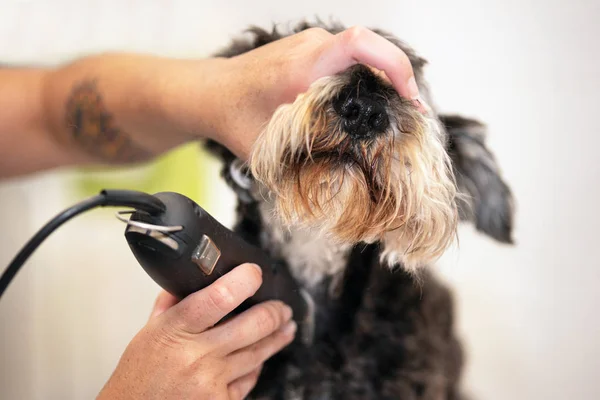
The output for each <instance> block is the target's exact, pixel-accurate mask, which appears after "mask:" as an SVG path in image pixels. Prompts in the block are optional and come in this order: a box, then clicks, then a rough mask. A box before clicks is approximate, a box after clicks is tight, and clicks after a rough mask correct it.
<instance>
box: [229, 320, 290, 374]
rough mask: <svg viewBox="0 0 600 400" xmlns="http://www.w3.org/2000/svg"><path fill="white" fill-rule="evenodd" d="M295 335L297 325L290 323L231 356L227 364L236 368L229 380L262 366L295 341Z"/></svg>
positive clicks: (233, 369)
mask: <svg viewBox="0 0 600 400" xmlns="http://www.w3.org/2000/svg"><path fill="white" fill-rule="evenodd" d="M295 333H296V323H295V322H294V321H290V322H288V323H287V324H285V325H284V326H283V328H281V329H279V330H278V331H277V332H275V333H273V334H272V335H270V336H268V337H266V338H264V339H262V340H261V341H259V342H257V343H254V344H253V345H251V346H248V347H246V348H244V349H241V350H239V351H237V352H235V353H232V354H230V355H229V356H228V357H227V363H228V364H229V365H232V366H234V368H232V369H231V370H230V371H229V373H230V375H229V380H235V379H238V378H239V377H241V376H244V375H246V374H248V373H250V372H251V371H253V370H254V369H256V368H257V367H258V366H260V365H262V364H263V363H264V362H265V361H267V360H268V359H269V358H271V357H273V356H274V355H275V354H276V353H278V352H279V351H281V350H282V349H283V348H284V347H286V346H287V345H289V344H290V343H291V342H292V341H293V340H294V335H295Z"/></svg>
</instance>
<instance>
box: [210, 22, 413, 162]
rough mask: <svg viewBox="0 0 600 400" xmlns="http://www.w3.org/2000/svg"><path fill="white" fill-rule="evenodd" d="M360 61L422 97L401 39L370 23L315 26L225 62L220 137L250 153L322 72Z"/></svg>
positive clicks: (244, 155) (408, 92)
mask: <svg viewBox="0 0 600 400" xmlns="http://www.w3.org/2000/svg"><path fill="white" fill-rule="evenodd" d="M356 63H362V64H366V65H369V66H371V67H373V68H375V69H377V70H379V71H382V72H383V73H384V76H386V77H387V78H388V79H389V80H390V81H391V82H392V84H393V86H394V87H395V88H396V90H397V91H398V93H399V94H400V95H401V96H403V97H405V98H409V99H418V98H419V91H418V88H417V85H416V83H415V79H414V73H413V69H412V66H411V64H410V61H409V59H408V56H407V55H406V54H405V53H404V52H403V51H402V50H401V49H399V48H398V47H397V46H396V45H394V44H392V43H391V42H389V41H388V40H386V39H384V38H383V37H381V36H379V35H377V34H375V33H374V32H372V31H370V30H368V29H366V28H361V27H353V28H350V29H348V30H345V31H343V32H341V33H339V34H337V35H333V34H331V33H329V32H327V31H325V30H324V29H321V28H311V29H307V30H305V31H302V32H300V33H297V34H295V35H292V36H288V37H286V38H283V39H280V40H277V41H275V42H272V43H269V44H267V45H264V46H261V47H259V48H257V49H254V50H251V51H249V52H247V53H244V54H241V55H239V56H237V57H233V58H231V59H229V60H226V61H224V62H223V65H222V66H221V67H220V69H219V70H220V73H221V75H223V77H222V78H221V79H218V87H219V88H220V90H219V96H220V98H217V96H214V99H215V101H216V102H217V103H216V104H217V105H218V108H217V109H216V110H215V114H214V115H218V116H219V119H218V120H219V122H220V126H219V127H218V129H217V130H216V131H215V134H216V136H215V137H214V139H215V140H217V141H219V142H220V143H222V144H223V145H225V146H226V147H227V148H229V150H231V151H232V152H233V153H235V154H236V155H237V156H238V157H241V158H244V159H245V158H247V157H248V155H249V152H250V148H251V146H252V143H253V142H254V140H255V139H256V137H257V136H258V135H259V133H260V130H261V127H262V126H263V125H264V124H265V123H266V122H267V121H268V120H269V119H270V117H271V115H272V114H273V112H274V111H275V109H276V108H277V107H278V106H280V105H282V104H285V103H291V102H293V101H294V99H295V98H296V96H297V95H298V94H300V93H302V92H304V91H306V89H307V88H308V87H309V86H310V85H311V83H313V82H314V81H315V80H317V79H318V78H321V77H323V76H328V75H333V74H336V73H338V72H341V71H343V70H345V69H346V68H348V67H350V66H352V65H353V64H356ZM215 90H217V89H216V87H215Z"/></svg>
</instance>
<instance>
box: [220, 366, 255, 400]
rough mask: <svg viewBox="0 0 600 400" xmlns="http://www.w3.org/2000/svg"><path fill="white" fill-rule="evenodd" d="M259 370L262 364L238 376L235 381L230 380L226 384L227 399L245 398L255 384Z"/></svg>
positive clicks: (239, 399) (238, 399)
mask: <svg viewBox="0 0 600 400" xmlns="http://www.w3.org/2000/svg"><path fill="white" fill-rule="evenodd" d="M261 370H262V365H261V366H260V367H258V368H256V369H255V370H253V371H252V372H250V373H249V374H247V375H244V376H242V377H241V378H238V379H236V380H235V381H233V382H231V383H230V384H229V386H228V389H229V399H230V400H241V399H245V398H246V397H247V396H248V395H249V394H250V392H251V391H252V389H254V386H256V382H258V378H259V376H260V372H261Z"/></svg>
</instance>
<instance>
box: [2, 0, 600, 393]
mask: <svg viewBox="0 0 600 400" xmlns="http://www.w3.org/2000/svg"><path fill="white" fill-rule="evenodd" d="M315 15H319V16H322V17H325V18H327V17H329V16H334V17H337V18H338V19H340V20H342V21H343V22H344V23H346V24H348V25H351V24H362V25H369V26H378V27H381V28H386V29H388V30H391V31H393V32H394V33H395V34H397V35H398V36H400V37H402V38H404V39H406V40H407V41H408V42H409V43H411V44H412V45H414V46H415V47H416V48H418V49H419V50H420V52H421V53H422V54H423V55H424V56H425V57H426V58H428V59H429V60H430V66H429V67H428V76H429V80H430V82H431V86H432V89H433V91H434V95H435V96H436V99H437V102H438V105H439V106H440V107H441V108H442V109H443V110H447V111H458V112H462V113H465V114H468V115H471V116H475V117H478V118H481V119H482V120H484V121H486V122H487V123H488V125H489V127H490V139H489V142H490V146H491V147H492V148H493V150H494V152H495V153H496V155H497V157H498V159H499V162H500V163H501V165H502V167H503V170H504V173H505V176H506V179H507V180H508V181H509V182H510V184H511V186H512V188H513V190H514V192H515V195H516V198H517V201H518V219H517V229H516V239H517V242H518V243H517V246H516V247H512V248H509V247H503V246H499V245H497V244H495V243H493V242H491V241H490V240H488V239H486V238H483V237H481V236H480V235H477V234H475V233H474V232H473V231H472V230H471V229H469V228H465V229H464V230H463V232H462V236H461V248H460V250H459V251H455V252H452V253H450V254H449V255H448V256H447V257H445V258H444V260H443V262H441V263H440V264H441V266H440V269H441V271H442V273H443V274H444V276H445V277H446V278H447V279H448V281H449V282H450V283H451V284H452V285H453V286H454V287H455V289H456V293H457V301H458V305H459V307H458V311H459V317H460V318H459V319H460V330H461V332H462V334H463V336H464V338H465V340H466V342H467V345H468V351H469V364H468V369H467V374H466V383H467V385H468V387H469V388H470V389H471V391H472V393H474V394H475V395H477V397H479V398H486V399H489V400H496V399H497V400H505V399H514V400H521V399H523V400H532V399H590V400H591V399H597V398H600V379H598V374H599V371H600V361H598V360H600V340H599V337H600V336H599V333H600V318H599V317H598V316H597V313H596V310H597V308H598V305H600V294H599V292H598V291H597V290H596V289H597V287H598V285H599V284H600V271H599V268H598V267H599V262H598V259H597V253H598V251H597V247H598V244H597V239H598V234H597V227H598V226H600V217H599V212H598V209H597V205H598V204H599V203H600V190H599V187H598V181H599V179H598V178H599V172H600V163H598V161H597V160H596V154H597V147H598V146H600V139H599V137H600V136H599V133H600V132H599V131H598V129H597V128H596V126H595V123H594V121H595V120H596V118H597V113H598V106H599V104H598V102H597V101H596V94H597V93H598V92H599V91H600V83H599V82H600V80H598V78H597V77H596V74H597V73H598V71H599V70H600V46H599V45H598V43H597V40H598V39H597V38H598V37H599V36H600V28H599V27H598V26H599V25H598V20H599V18H600V3H598V2H597V1H594V0H587V1H586V0H579V1H577V0H576V1H571V2H569V3H567V2H561V1H557V0H552V1H535V0H522V1H516V0H510V1H506V0H504V1H494V2H492V1H487V2H481V1H477V0H455V1H451V2H449V1H443V0H438V1H422V0H421V1H416V0H412V1H408V0H407V1H398V0H395V1H368V2H366V1H350V0H346V1H323V0H320V1H313V0H303V1H299V2H296V3H292V2H283V1H282V2H275V1H259V0H254V1H252V2H247V1H246V2H244V1H227V2H225V1H222V2H217V1H213V2H210V1H197V0H196V1H171V2H166V1H121V2H116V1H115V2H109V1H87V2H82V1H67V0H64V1H58V0H56V1H53V2H44V1H41V0H40V1H33V0H31V1H27V0H21V1H16V0H2V1H1V2H0V61H13V62H24V63H28V62H35V63H37V62H44V63H55V62H61V61H64V60H67V59H69V58H71V57H74V56H76V55H79V54H83V53H87V52H94V51H102V50H134V51H152V52H158V53H161V54H165V55H178V56H191V55H195V54H197V55H199V56H207V55H209V54H210V52H211V51H213V50H215V49H217V48H219V47H220V46H222V45H224V44H226V43H227V41H228V38H229V37H230V36H231V35H234V34H236V33H238V32H239V31H240V30H242V29H243V28H245V27H246V26H247V25H248V24H259V25H263V26H265V25H268V24H269V23H270V22H271V21H277V22H287V21H288V20H290V19H292V20H297V19H298V18H302V17H305V16H309V17H311V16H315ZM199 106H201V105H199ZM1 115H2V110H0V117H1ZM211 173H213V176H215V177H216V173H215V171H214V168H213V169H212V170H211ZM71 178H72V175H71V174H70V173H69V172H63V173H52V174H46V175H42V176H38V177H32V178H30V179H27V180H22V181H15V182H8V183H4V184H2V185H0V221H2V224H1V225H0V237H1V239H2V240H1V241H0V265H6V264H7V263H8V261H9V260H10V259H11V258H12V257H13V255H14V254H15V253H16V252H17V250H18V249H19V248H20V246H21V245H22V244H23V243H24V242H25V241H26V240H27V239H28V238H29V236H30V235H32V234H33V233H34V232H35V231H36V230H37V229H39V227H40V226H41V225H42V224H43V223H44V222H45V221H47V220H48V218H50V217H51V216H53V215H54V214H55V213H57V212H58V211H59V210H61V209H62V208H64V207H66V206H67V205H69V204H70V203H72V202H74V201H75V199H74V198H73V197H70V196H68V195H67V194H66V192H65V188H68V187H69V182H70V179H71ZM215 185H216V187H217V188H219V190H216V191H215V193H216V194H215V195H214V197H213V201H212V202H208V203H206V204H204V206H206V207H207V208H208V209H209V211H211V212H213V213H214V215H215V216H217V217H218V218H220V219H222V220H223V221H225V222H228V221H230V219H231V214H230V212H229V211H230V209H229V208H228V207H229V206H230V205H231V204H232V203H231V198H230V196H228V193H227V192H226V191H223V190H222V189H223V186H222V185H221V184H219V183H215ZM221 196H226V197H225V200H224V201H223V198H222V197H221ZM217 203H219V204H225V205H224V206H218V205H217ZM122 229H123V227H122V226H121V225H120V224H119V223H117V222H116V220H114V218H112V216H111V214H110V213H107V212H102V211H98V212H96V213H94V214H93V215H92V214H90V215H87V216H85V217H82V218H81V219H78V220H75V221H72V222H71V223H69V224H68V225H67V226H65V227H64V228H62V229H61V230H60V231H59V232H57V233H56V234H55V235H53V237H51V239H49V240H48V241H47V242H46V243H44V245H43V246H42V247H41V248H40V249H39V250H38V252H36V254H35V255H34V257H33V258H32V259H31V261H30V262H29V263H28V264H27V265H26V266H25V268H24V269H23V271H22V272H21V273H20V274H19V275H18V276H17V279H16V280H15V281H14V283H13V284H12V286H11V287H10V289H9V290H8V292H7V293H6V295H5V296H3V298H2V300H1V301H0V335H1V336H0V352H1V353H0V397H1V398H3V399H4V398H6V399H82V398H93V397H94V396H95V394H96V393H97V392H98V390H99V389H100V388H101V386H102V385H103V384H104V382H105V381H106V379H107V378H108V376H109V374H110V373H111V372H112V369H113V368H114V366H115V364H116V362H117V360H118V357H119V355H120V354H121V352H122V351H123V349H124V347H125V346H126V344H127V343H128V341H129V340H130V339H131V337H132V336H133V335H134V334H135V332H137V330H138V329H139V328H140V327H141V325H142V324H143V323H144V322H145V319H146V317H147V315H148V312H149V310H150V307H151V305H152V302H153V300H154V296H155V294H156V293H157V288H156V286H155V285H154V283H153V282H152V281H151V280H150V279H149V278H148V277H147V276H146V275H145V274H144V273H143V271H142V270H141V268H139V267H138V266H137V265H136V264H135V261H134V259H133V257H132V256H131V254H130V253H129V250H128V249H127V248H126V246H125V243H124V240H123V238H122Z"/></svg>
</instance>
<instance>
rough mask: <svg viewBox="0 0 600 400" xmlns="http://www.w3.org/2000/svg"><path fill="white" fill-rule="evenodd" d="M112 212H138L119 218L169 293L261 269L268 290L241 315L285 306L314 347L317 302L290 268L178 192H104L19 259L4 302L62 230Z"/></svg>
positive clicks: (8, 274) (1, 282) (48, 229)
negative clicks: (269, 304) (88, 215)
mask: <svg viewBox="0 0 600 400" xmlns="http://www.w3.org/2000/svg"><path fill="white" fill-rule="evenodd" d="M106 206H120V207H130V208H133V210H132V211H121V212H119V213H117V217H118V218H119V219H120V220H121V221H123V222H125V223H126V224H127V227H126V228H125V239H126V240H127V243H128V244H129V247H130V249H131V251H132V252H133V254H134V256H135V257H136V259H137V260H138V262H139V263H140V265H141V266H142V268H143V269H144V270H145V271H146V272H147V273H148V275H150V277H151V278H152V279H153V280H154V281H155V282H156V283H157V284H158V285H160V286H161V287H162V288H163V289H165V290H166V291H168V292H169V293H171V294H173V295H174V296H176V297H178V298H184V297H186V296H188V295H189V294H191V293H193V292H196V291H198V290H200V289H202V288H204V287H206V286H208V285H210V284H211V283H213V282H214V281H215V280H217V279H218V278H219V277H221V276H222V275H224V274H226V273H227V272H229V271H231V270H232V269H233V268H235V267H236V266H238V265H240V264H243V263H246V262H252V263H255V264H257V265H259V266H260V267H261V268H262V270H263V284H262V285H261V287H260V288H259V290H258V291H257V292H256V293H255V294H254V296H252V297H251V298H249V299H248V300H247V301H245V302H244V303H243V304H241V305H240V306H239V307H238V308H237V309H236V310H235V312H236V313H237V312H241V311H243V310H245V309H247V308H249V307H250V306H252V305H254V304H257V303H260V302H263V301H266V300H281V301H283V302H284V303H286V304H288V305H289V306H290V307H292V309H293V312H294V316H293V318H294V320H295V321H296V322H297V323H298V335H297V336H296V338H297V339H296V340H300V341H301V343H303V344H308V343H309V342H310V341H311V339H312V334H313V329H312V327H313V312H314V311H313V309H312V302H311V299H310V296H308V295H307V294H306V293H304V292H303V291H302V290H301V289H300V288H299V286H298V285H297V283H296V281H295V280H294V278H293V277H292V276H291V274H290V272H289V271H288V270H287V268H285V267H283V266H282V265H279V264H277V263H275V262H274V261H273V260H271V259H270V258H269V257H268V256H267V254H265V253H264V252H263V251H262V250H261V249H260V248H258V247H255V246H253V245H250V244H249V243H247V242H246V241H244V240H243V239H242V238H240V237H239V236H238V235H236V234H235V233H234V232H232V231H230V230H229V229H227V228H226V227H224V226H223V225H221V224H220V223H219V222H218V221H217V220H215V219H214V218H213V217H212V216H211V215H209V214H208V213H207V212H206V211H205V210H204V209H202V208H201V207H200V206H199V205H198V204H196V203H195V202H194V201H192V200H191V199H189V198H187V197H186V196H183V195H181V194H178V193H173V192H162V193H157V194H155V195H149V194H146V193H140V192H135V191H125V190H104V191H102V192H101V193H100V194H99V195H97V196H94V197H92V198H91V199H88V200H86V201H83V202H81V203H79V204H77V205H75V206H73V207H71V208H69V209H67V210H65V211H64V212H62V213H61V214H59V215H57V216H56V217H55V218H54V219H53V220H51V221H50V222H49V223H48V224H46V225H45V226H44V227H43V228H42V229H41V230H40V231H39V232H38V233H37V234H36V235H35V236H34V237H33V238H32V239H31V240H30V241H29V242H28V243H27V244H26V245H25V247H24V248H23V249H22V250H21V252H20V253H19V254H18V255H17V256H16V257H15V258H14V259H13V261H12V262H11V264H10V265H9V266H8V268H7V269H6V270H5V272H4V273H3V275H2V277H1V278H0V296H2V294H3V293H4V291H5V289H6V287H7V286H8V284H9V283H10V281H11V280H12V278H13V277H14V276H15V275H16V273H17V272H18V270H19V268H20V267H21V266H22V265H23V263H24V262H25V261H26V260H27V258H28V257H29V256H30V255H31V254H32V253H33V251H34V250H35V249H36V248H37V246H39V244H40V243H41V242H42V241H43V240H44V239H45V238H46V237H47V236H48V235H49V234H51V233H52V232H53V231H54V230H55V229H56V228H58V227H59V226H60V225H62V224H63V223H64V222H66V221H67V220H69V219H71V218H72V217H74V216H76V215H78V214H80V213H82V212H84V211H87V210H90V209H92V208H95V207H106ZM126 214H131V215H130V217H129V219H127V218H125V217H124V215H126Z"/></svg>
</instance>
